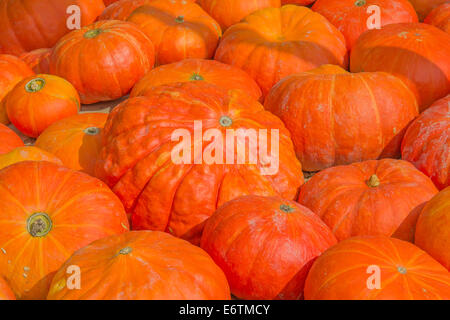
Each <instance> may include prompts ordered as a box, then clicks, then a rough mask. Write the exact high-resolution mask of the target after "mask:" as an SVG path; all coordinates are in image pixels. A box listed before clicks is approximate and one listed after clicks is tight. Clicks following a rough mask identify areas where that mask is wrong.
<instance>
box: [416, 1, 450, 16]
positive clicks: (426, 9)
mask: <svg viewBox="0 0 450 320" xmlns="http://www.w3.org/2000/svg"><path fill="white" fill-rule="evenodd" d="M409 2H411V3H412V5H413V6H414V8H415V9H416V11H417V14H418V15H419V18H420V21H423V20H424V19H425V18H426V16H427V15H428V14H429V13H430V12H431V11H432V10H433V9H434V8H436V7H437V6H439V5H441V4H443V3H446V2H448V0H409Z"/></svg>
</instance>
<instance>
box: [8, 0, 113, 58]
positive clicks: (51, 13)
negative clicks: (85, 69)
mask: <svg viewBox="0 0 450 320" xmlns="http://www.w3.org/2000/svg"><path fill="white" fill-rule="evenodd" d="M72 5H76V6H78V7H79V8H80V9H81V12H80V18H81V21H80V22H81V26H85V25H88V24H91V23H92V22H94V21H95V19H96V18H97V17H98V16H99V15H100V14H101V13H102V11H103V10H104V9H105V6H104V4H103V2H102V0H46V1H35V0H2V1H1V2H0V53H9V54H14V55H17V56H18V55H20V54H22V53H24V52H28V51H32V50H34V49H39V48H51V47H53V45H54V44H55V43H56V42H57V41H58V40H59V39H60V38H61V37H62V36H64V35H65V34H66V33H68V32H70V31H71V30H69V29H68V26H67V23H68V22H72V20H71V19H70V20H69V21H68V18H69V17H70V16H71V15H72V14H73V13H72V12H71V13H70V14H69V13H67V10H68V8H69V7H70V6H72Z"/></svg>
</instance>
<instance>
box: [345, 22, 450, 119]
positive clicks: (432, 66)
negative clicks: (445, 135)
mask: <svg viewBox="0 0 450 320" xmlns="http://www.w3.org/2000/svg"><path fill="white" fill-rule="evenodd" d="M449 52H450V35H449V34H447V33H445V32H444V31H442V30H440V29H438V28H436V27H434V26H430V25H427V24H424V23H397V24H390V25H387V26H384V27H383V28H382V29H380V30H369V31H367V32H365V33H364V34H363V35H361V37H360V38H359V39H358V41H357V42H356V44H355V46H354V47H353V49H352V52H351V57H350V70H351V72H361V71H365V72H371V71H385V72H389V73H391V74H393V75H394V76H396V77H398V78H400V79H401V80H403V82H405V84H406V85H407V86H408V87H409V88H410V89H411V90H412V91H413V92H414V93H415V94H416V96H417V101H418V103H419V107H420V111H423V110H425V109H426V108H428V107H429V106H430V105H431V104H432V103H433V102H434V101H436V100H438V99H440V98H443V97H445V96H446V95H447V94H448V92H449V91H450V60H449V59H448V53H449Z"/></svg>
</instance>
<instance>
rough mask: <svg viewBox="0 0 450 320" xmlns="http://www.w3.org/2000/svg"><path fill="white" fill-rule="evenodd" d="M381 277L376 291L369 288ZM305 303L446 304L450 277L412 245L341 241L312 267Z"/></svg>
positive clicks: (370, 240)
mask: <svg viewBox="0 0 450 320" xmlns="http://www.w3.org/2000/svg"><path fill="white" fill-rule="evenodd" d="M374 267H375V268H376V267H378V268H379V269H378V270H379V271H380V273H379V276H380V283H379V284H380V287H379V289H369V288H371V287H372V286H373V285H374V284H376V281H374V280H373V279H371V278H373V276H374V275H375V274H376V273H375V272H374ZM305 299H306V300H441V299H442V300H448V299H450V274H449V273H448V272H447V270H445V268H444V267H443V266H441V265H440V264H439V263H438V262H437V261H436V260H434V259H433V258H431V257H430V256H429V255H428V254H427V253H426V252H424V251H422V250H420V249H419V248H417V247H416V246H414V245H413V244H411V243H409V242H406V241H402V240H398V239H394V238H388V237H382V236H378V237H356V238H351V239H347V240H344V241H342V242H339V243H338V244H337V245H335V246H333V247H331V248H330V249H328V250H327V251H325V252H324V253H323V254H322V255H321V256H320V257H319V258H317V260H316V261H315V262H314V264H313V266H312V268H311V270H310V272H309V274H308V277H307V278H306V284H305Z"/></svg>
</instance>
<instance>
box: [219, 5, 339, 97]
mask: <svg viewBox="0 0 450 320" xmlns="http://www.w3.org/2000/svg"><path fill="white" fill-rule="evenodd" d="M346 53H347V49H346V47H345V39H344V36H343V35H342V34H341V33H340V32H339V31H338V30H337V29H336V28H335V27H334V26H333V25H331V23H329V22H328V21H327V20H326V19H325V18H324V17H322V16H321V15H319V14H318V13H315V12H312V11H311V10H310V9H308V8H306V7H299V6H295V5H286V6H284V7H282V8H281V9H278V8H269V9H263V10H259V11H257V12H255V13H253V14H251V15H249V16H247V17H246V18H245V19H244V20H243V22H242V23H238V24H236V25H233V26H232V27H230V28H229V29H228V30H227V31H226V32H225V34H224V36H223V39H222V41H221V42H220V44H219V47H218V48H217V51H216V56H215V59H216V60H218V61H221V62H224V63H227V64H231V65H234V66H236V67H239V68H241V69H242V70H244V71H246V72H247V73H248V74H249V75H250V76H251V77H252V78H253V79H255V80H256V82H257V83H258V85H259V86H260V88H261V89H262V91H263V96H266V95H267V93H268V92H269V90H270V89H271V88H272V87H273V86H274V85H275V84H276V83H277V82H278V81H280V80H281V79H282V78H284V77H286V76H288V75H290V74H295V73H298V72H303V71H307V70H310V69H314V68H316V67H318V66H320V65H323V64H326V63H330V64H336V65H341V66H346V61H347V59H346V58H347V57H346Z"/></svg>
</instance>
